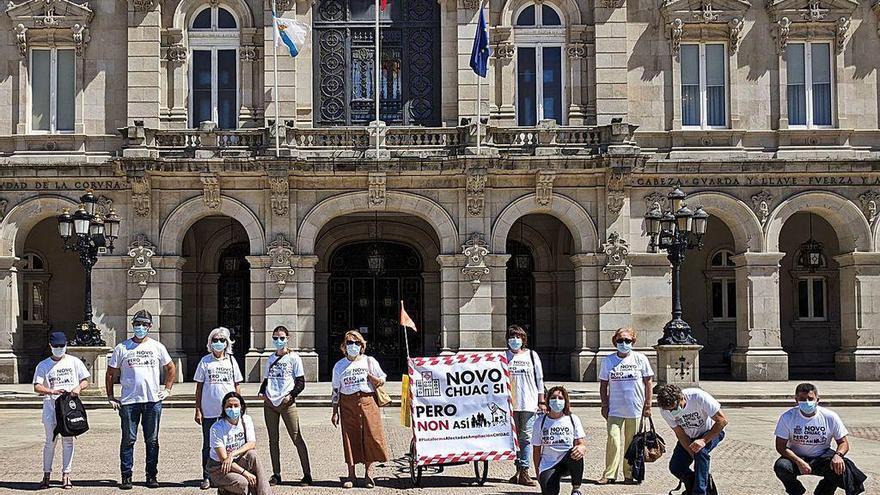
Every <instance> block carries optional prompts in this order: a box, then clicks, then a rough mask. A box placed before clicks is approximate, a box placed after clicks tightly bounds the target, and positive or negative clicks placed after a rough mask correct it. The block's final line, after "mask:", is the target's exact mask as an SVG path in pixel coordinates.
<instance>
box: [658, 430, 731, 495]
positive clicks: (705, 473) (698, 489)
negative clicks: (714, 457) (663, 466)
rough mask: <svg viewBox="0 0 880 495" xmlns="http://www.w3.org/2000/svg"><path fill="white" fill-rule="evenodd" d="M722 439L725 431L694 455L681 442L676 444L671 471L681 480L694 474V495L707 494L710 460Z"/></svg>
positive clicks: (671, 461)
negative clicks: (692, 466)
mask: <svg viewBox="0 0 880 495" xmlns="http://www.w3.org/2000/svg"><path fill="white" fill-rule="evenodd" d="M721 440H724V432H723V431H722V432H721V434H720V435H718V436H717V437H715V439H714V440H712V441H711V442H708V443H706V446H705V447H703V450H701V451H699V452H697V454H696V455H694V456H693V457H692V456H691V454H690V452H688V451H687V450H685V448H684V447H682V446H681V443H676V444H675V451H674V452H672V459H670V460H669V472H670V473H672V475H673V476H675V477H676V478H678V479H680V480H684V479H685V478H688V477H690V476H694V491H693V492H692V493H693V494H694V495H705V494H706V487H707V486H708V485H709V462H710V461H711V454H712V450H713V449H714V448H715V447H717V446H718V444H719V443H721ZM691 463H693V465H694V471H691Z"/></svg>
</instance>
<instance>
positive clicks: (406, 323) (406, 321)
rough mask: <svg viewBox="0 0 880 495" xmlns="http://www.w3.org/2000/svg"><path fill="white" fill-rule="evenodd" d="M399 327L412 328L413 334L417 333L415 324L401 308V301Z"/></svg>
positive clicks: (401, 303)
mask: <svg viewBox="0 0 880 495" xmlns="http://www.w3.org/2000/svg"><path fill="white" fill-rule="evenodd" d="M400 326H402V327H408V328H412V329H413V332H418V329H416V324H415V323H414V322H413V321H412V318H410V317H409V315H408V314H407V313H406V309H404V307H403V301H400Z"/></svg>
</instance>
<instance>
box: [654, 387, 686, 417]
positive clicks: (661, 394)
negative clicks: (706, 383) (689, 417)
mask: <svg viewBox="0 0 880 495" xmlns="http://www.w3.org/2000/svg"><path fill="white" fill-rule="evenodd" d="M683 398H684V394H683V393H682V392H681V389H680V388H678V387H677V386H675V385H663V386H662V387H660V388H659V389H657V405H658V406H660V409H666V410H667V411H671V410H672V409H675V408H676V407H678V404H679V403H680V402H681V399H683Z"/></svg>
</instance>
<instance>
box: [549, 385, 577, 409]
mask: <svg viewBox="0 0 880 495" xmlns="http://www.w3.org/2000/svg"><path fill="white" fill-rule="evenodd" d="M556 392H560V393H561V394H562V398H563V399H565V407H563V408H562V413H563V414H565V415H566V416H570V415H571V398H569V396H568V390H565V387H563V386H562V385H556V386H555V387H550V390H548V391H547V395H546V398H547V403H548V404H549V402H550V397H553V394H554V393H556Z"/></svg>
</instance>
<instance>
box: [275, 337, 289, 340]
mask: <svg viewBox="0 0 880 495" xmlns="http://www.w3.org/2000/svg"><path fill="white" fill-rule="evenodd" d="M272 340H287V337H272Z"/></svg>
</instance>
